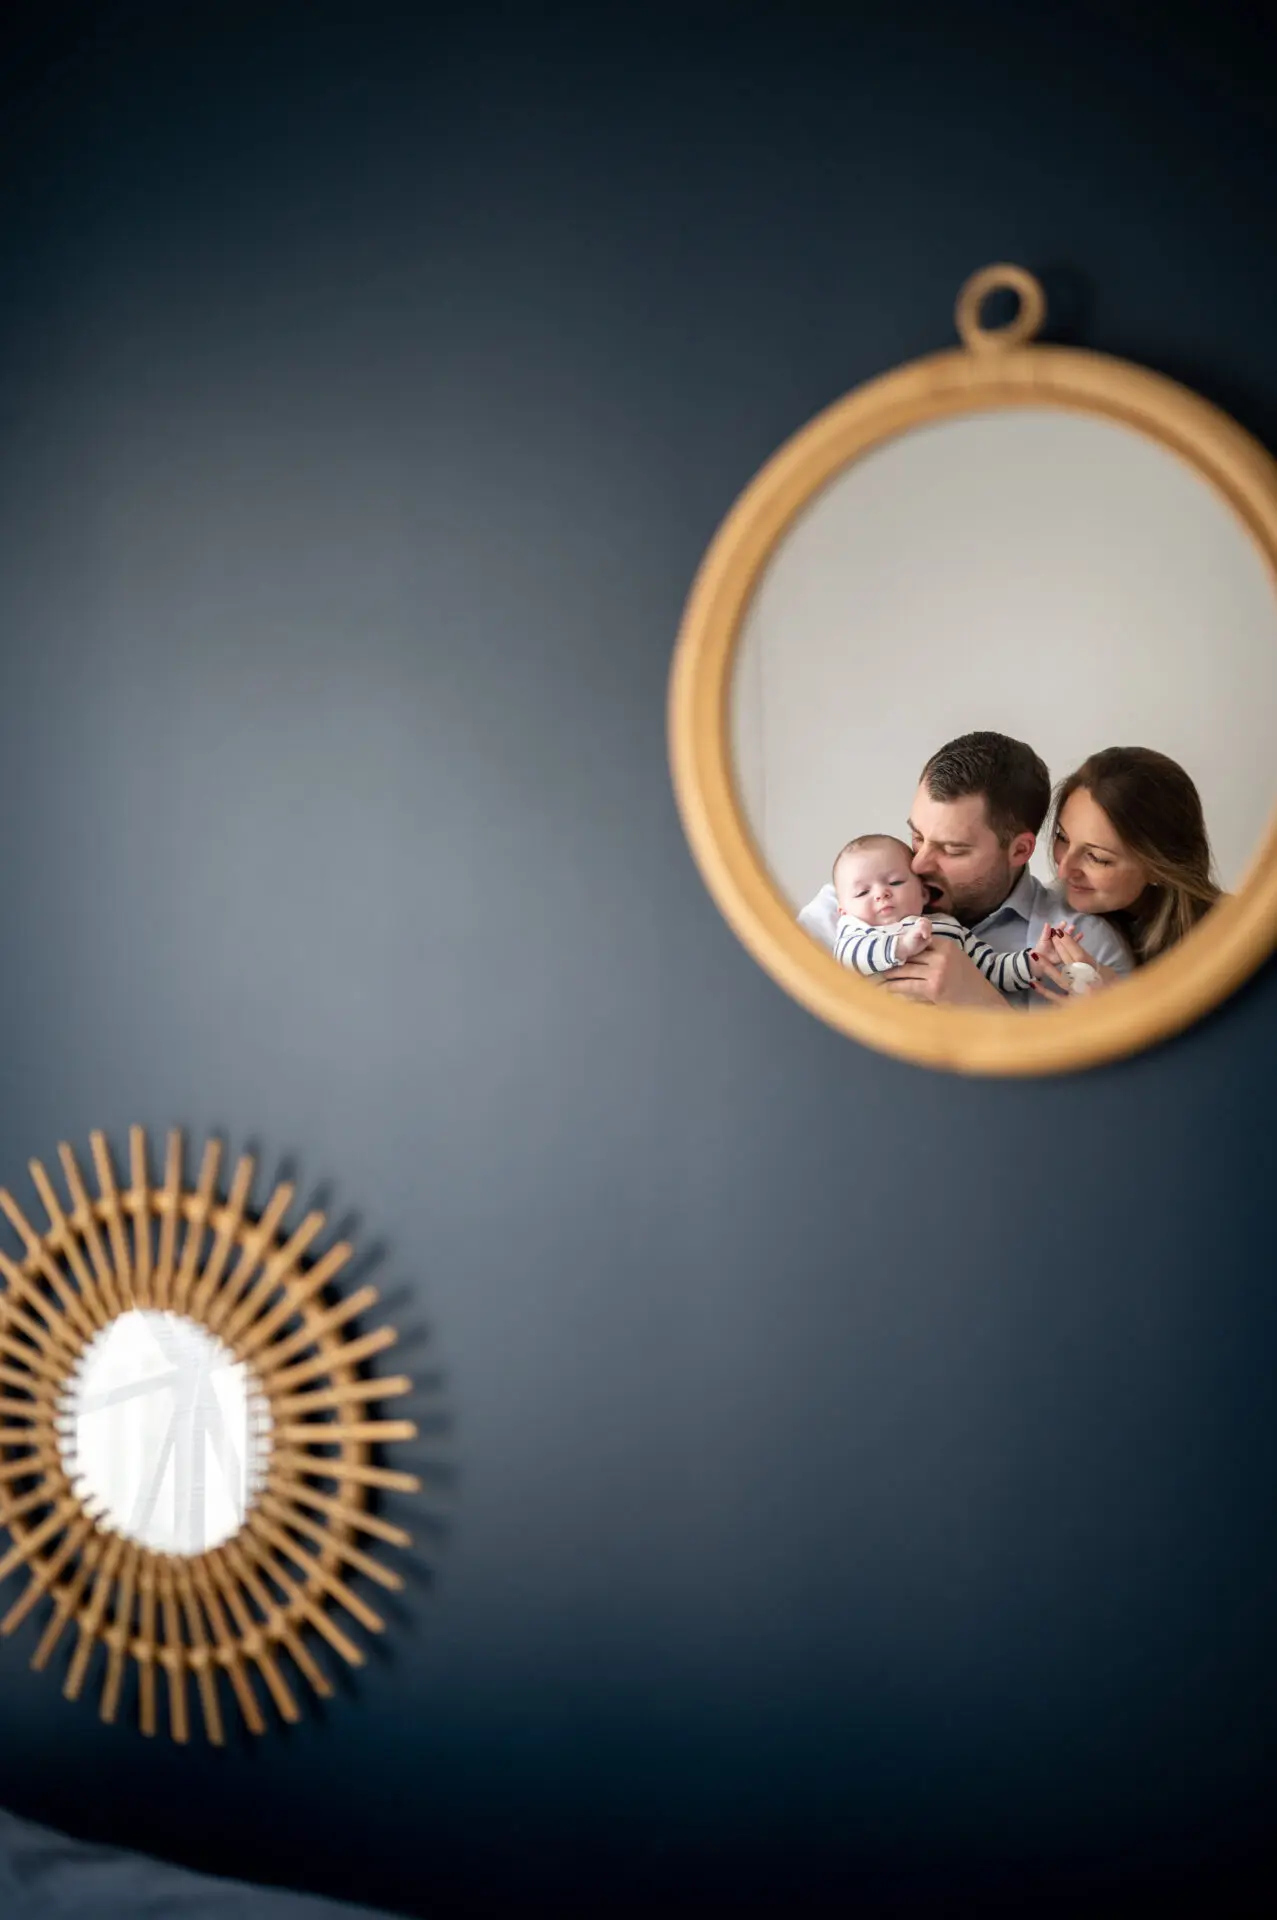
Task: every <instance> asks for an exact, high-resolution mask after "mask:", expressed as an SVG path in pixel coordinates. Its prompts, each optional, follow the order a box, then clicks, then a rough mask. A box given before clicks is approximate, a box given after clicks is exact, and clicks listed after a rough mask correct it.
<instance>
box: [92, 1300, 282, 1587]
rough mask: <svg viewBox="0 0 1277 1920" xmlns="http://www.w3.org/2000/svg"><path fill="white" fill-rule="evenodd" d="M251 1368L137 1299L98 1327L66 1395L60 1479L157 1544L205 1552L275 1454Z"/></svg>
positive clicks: (119, 1524)
mask: <svg viewBox="0 0 1277 1920" xmlns="http://www.w3.org/2000/svg"><path fill="white" fill-rule="evenodd" d="M269 1435H270V1412H269V1409H268V1406H267V1402H266V1397H265V1395H264V1394H263V1393H262V1390H261V1387H260V1385H259V1383H258V1381H257V1378H256V1376H255V1374H254V1373H253V1372H252V1370H251V1369H250V1368H249V1367H248V1366H247V1365H245V1364H244V1362H242V1361H239V1360H236V1358H235V1355H234V1354H233V1353H232V1352H231V1350H230V1348H229V1347H227V1346H225V1345H224V1344H223V1342H222V1341H220V1340H219V1339H217V1337H216V1336H215V1335H214V1334H211V1333H209V1332H208V1331H207V1330H206V1329H205V1328H204V1327H201V1326H199V1325H198V1324H197V1322H196V1321H194V1320H190V1319H188V1318H187V1317H186V1316H185V1315H184V1314H178V1313H157V1312H155V1311H154V1310H152V1309H136V1308H135V1309H133V1310H131V1311H130V1312H127V1313H123V1314H121V1315H120V1316H119V1318H118V1319H115V1320H112V1321H111V1322H110V1323H109V1325H107V1326H106V1327H104V1328H103V1329H102V1331H101V1332H100V1333H98V1334H97V1335H96V1336H95V1337H94V1339H93V1340H92V1341H90V1343H89V1345H88V1346H87V1347H86V1348H85V1351H84V1353H83V1355H82V1356H81V1359H80V1364H79V1366H78V1368H77V1369H76V1372H75V1374H74V1375H73V1377H72V1379H71V1381H70V1383H69V1385H68V1388H67V1391H66V1394H65V1396H64V1401H63V1412H62V1420H61V1422H60V1441H61V1452H62V1459H63V1464H64V1466H65V1468H66V1474H67V1478H68V1479H69V1480H70V1482H71V1484H72V1486H73V1487H74V1488H75V1491H76V1493H77V1494H78V1495H79V1497H80V1499H81V1500H82V1501H83V1502H84V1504H85V1507H86V1508H87V1509H88V1510H89V1511H91V1512H93V1513H96V1514H98V1515H99V1516H100V1517H101V1519H102V1520H103V1522H104V1523H105V1525H107V1526H109V1527H112V1528H114V1529H115V1531H116V1532H118V1533H123V1534H125V1535H127V1537H128V1538H129V1539H130V1540H136V1541H137V1542H138V1544H139V1546H143V1547H150V1548H151V1549H152V1551H153V1552H155V1553H186V1554H193V1553H207V1552H208V1550H209V1549H210V1548H211V1547H217V1546H220V1545H221V1544H222V1542H223V1541H224V1540H229V1539H231V1538H232V1537H233V1536H234V1535H235V1534H237V1533H238V1532H239V1530H240V1528H241V1527H242V1526H243V1524H244V1521H245V1519H246V1518H247V1515H248V1509H249V1505H250V1503H251V1501H252V1500H253V1498H254V1497H255V1496H256V1494H257V1493H259V1492H260V1490H261V1488H262V1486H263V1484H264V1482H265V1477H266V1465H267V1461H268V1459H269V1455H270V1438H269Z"/></svg>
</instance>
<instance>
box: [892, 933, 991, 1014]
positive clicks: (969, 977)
mask: <svg viewBox="0 0 1277 1920" xmlns="http://www.w3.org/2000/svg"><path fill="white" fill-rule="evenodd" d="M878 984H879V985H880V986H883V987H885V988H886V990H887V992H888V993H894V994H898V995H899V996H900V998H901V999H902V1000H921V1001H924V1002H925V1003H926V1004H927V1005H928V1006H933V1007H996V1008H998V1010H999V1011H1000V1012H1005V1011H1006V1001H1005V1000H1004V999H1003V997H1002V995H1001V994H1000V993H999V992H998V990H997V988H996V987H995V986H993V985H992V984H991V982H990V981H988V980H986V979H985V977H984V975H983V974H982V973H981V971H980V969H979V967H977V965H976V964H975V961H974V960H972V959H970V958H969V956H968V955H967V954H965V953H964V952H963V951H962V948H961V947H960V946H959V945H958V943H957V941H956V940H937V941H936V943H935V945H934V946H930V947H928V948H927V950H926V952H925V953H920V954H918V956H917V958H916V959H913V960H906V961H905V963H904V965H903V966H900V967H893V968H892V970H891V972H890V973H884V974H881V975H879V981H878Z"/></svg>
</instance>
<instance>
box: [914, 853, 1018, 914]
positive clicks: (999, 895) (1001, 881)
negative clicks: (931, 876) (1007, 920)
mask: <svg viewBox="0 0 1277 1920" xmlns="http://www.w3.org/2000/svg"><path fill="white" fill-rule="evenodd" d="M932 884H934V885H936V886H941V885H942V883H941V882H939V881H937V882H934V883H932ZM1014 885H1015V874H1014V872H1013V871H1012V867H1011V862H1010V861H1009V860H1008V859H1006V858H1005V856H1004V857H1003V859H1002V861H1001V863H1000V865H999V868H998V871H997V872H996V873H987V874H985V875H984V877H983V878H982V879H981V880H979V881H973V882H972V883H971V884H970V885H969V886H966V887H962V886H959V887H956V888H953V889H949V888H947V887H944V888H943V894H944V898H943V901H940V902H937V903H936V908H937V910H938V911H939V912H942V913H951V914H952V915H953V917H954V919H955V920H959V921H961V923H962V925H963V926H964V927H973V926H975V925H976V923H977V922H978V921H980V920H983V919H984V918H985V917H986V915H988V914H990V913H992V912H993V911H994V909H995V908H996V907H1000V906H1001V905H1002V902H1003V901H1004V900H1005V899H1006V897H1007V895H1008V894H1009V893H1010V891H1011V889H1012V887H1013V886H1014Z"/></svg>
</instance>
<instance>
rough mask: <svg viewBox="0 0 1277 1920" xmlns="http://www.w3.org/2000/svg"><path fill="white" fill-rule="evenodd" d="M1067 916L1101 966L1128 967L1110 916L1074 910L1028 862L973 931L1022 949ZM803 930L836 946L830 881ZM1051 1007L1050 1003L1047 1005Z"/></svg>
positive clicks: (1023, 997)
mask: <svg viewBox="0 0 1277 1920" xmlns="http://www.w3.org/2000/svg"><path fill="white" fill-rule="evenodd" d="M1061 920H1067V921H1070V922H1071V923H1072V925H1073V926H1074V927H1076V929H1077V937H1078V941H1079V943H1080V944H1081V945H1082V946H1084V947H1085V948H1086V951H1087V952H1088V953H1089V954H1090V956H1091V958H1092V960H1094V961H1095V963H1096V965H1097V966H1101V967H1113V968H1115V969H1116V970H1117V972H1118V973H1129V972H1130V970H1131V964H1132V963H1131V956H1130V952H1129V950H1128V949H1127V945H1126V942H1125V941H1124V940H1123V938H1122V936H1121V934H1120V933H1118V931H1117V929H1116V928H1115V927H1113V926H1110V924H1109V922H1108V921H1107V920H1104V919H1101V918H1100V917H1099V916H1098V915H1096V914H1093V913H1073V912H1071V911H1070V908H1069V903H1068V901H1067V899H1066V898H1065V895H1064V892H1063V889H1062V888H1060V887H1045V886H1043V884H1042V882H1041V881H1040V880H1039V879H1038V878H1037V876H1036V874H1033V873H1030V872H1029V869H1028V868H1027V867H1025V868H1023V870H1022V871H1021V874H1020V877H1019V879H1018V880H1017V881H1016V883H1015V885H1014V886H1013V887H1012V889H1011V891H1010V893H1009V894H1008V895H1007V897H1006V899H1005V900H1004V901H1003V902H1002V905H1001V906H1000V907H995V908H994V909H993V912H992V913H988V914H986V915H985V917H984V919H983V920H977V921H976V923H975V925H974V926H973V927H972V928H971V929H970V931H971V932H972V933H973V934H975V936H976V938H977V939H979V940H983V941H984V943H985V945H986V946H987V947H992V948H993V950H994V952H995V953H1018V952H1019V951H1020V950H1021V949H1022V948H1025V947H1030V948H1032V947H1036V946H1037V944H1038V941H1039V940H1040V939H1041V937H1042V930H1043V928H1044V927H1047V926H1051V925H1053V924H1054V925H1058V924H1059V922H1060V921H1061ZM798 924H799V926H800V927H802V928H803V930H804V931H805V932H807V933H809V934H811V936H812V938H813V939H815V940H819V942H820V944H821V945H822V947H828V948H829V950H830V952H831V953H832V952H833V949H834V941H835V940H836V938H837V935H838V895H837V894H836V893H835V892H834V889H833V887H832V886H831V885H826V886H823V887H822V888H821V889H820V892H819V893H818V894H817V895H816V898H815V899H814V900H809V901H808V903H807V905H806V906H805V907H804V908H803V910H802V912H801V913H800V914H799V916H798ZM1006 999H1007V1004H1008V1006H1019V1007H1023V1006H1031V1007H1038V1006H1042V1007H1043V1008H1045V1005H1046V1003H1045V1002H1044V1001H1043V1000H1042V998H1041V995H1040V994H1036V993H1016V994H1008V995H1007V996H1006ZM1048 1011H1049V1009H1048Z"/></svg>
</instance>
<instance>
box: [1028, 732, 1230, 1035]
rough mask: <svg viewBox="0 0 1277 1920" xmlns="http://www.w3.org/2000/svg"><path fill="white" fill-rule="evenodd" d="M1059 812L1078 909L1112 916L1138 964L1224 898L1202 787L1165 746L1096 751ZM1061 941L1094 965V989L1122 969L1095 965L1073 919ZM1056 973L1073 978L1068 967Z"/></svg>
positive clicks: (1055, 834)
mask: <svg viewBox="0 0 1277 1920" xmlns="http://www.w3.org/2000/svg"><path fill="white" fill-rule="evenodd" d="M1051 818H1052V825H1051V829H1050V836H1051V837H1050V849H1051V859H1052V861H1053V863H1054V866H1055V870H1056V874H1057V876H1058V879H1059V884H1060V889H1061V891H1062V893H1063V895H1064V898H1065V899H1066V900H1067V902H1068V904H1069V906H1070V907H1071V908H1072V909H1073V911H1074V912H1075V913H1098V914H1103V915H1104V917H1105V918H1106V919H1108V920H1111V921H1112V922H1113V925H1114V926H1115V927H1116V928H1117V930H1118V932H1119V933H1120V934H1121V935H1122V937H1123V939H1124V940H1125V941H1126V944H1127V946H1128V947H1129V948H1130V950H1131V957H1132V959H1133V960H1134V962H1135V965H1136V966H1137V967H1141V966H1144V965H1146V963H1147V962H1148V961H1150V960H1155V959H1156V958H1157V956H1158V954H1159V953H1165V952H1166V951H1167V949H1168V948H1170V947H1173V946H1175V945H1176V943H1177V942H1178V941H1180V940H1182V939H1183V938H1184V935H1185V934H1186V933H1188V932H1189V931H1190V929H1191V928H1193V927H1195V926H1196V925H1197V922H1198V921H1199V920H1200V919H1201V918H1202V916H1203V914H1206V913H1209V911H1210V909H1211V908H1212V907H1213V906H1214V904H1215V902H1216V901H1217V900H1218V899H1219V893H1220V890H1219V887H1218V885H1217V884H1216V882H1215V878H1214V873H1213V870H1212V862H1211V850H1210V841H1209V839H1208V838H1207V834H1206V821H1205V818H1204V816H1203V814H1202V803H1201V799H1200V797H1199V795H1198V792H1197V788H1196V787H1195V786H1194V785H1193V782H1192V781H1191V780H1190V779H1189V777H1188V775H1187V774H1186V773H1185V771H1184V769H1183V768H1182V767H1180V766H1177V765H1176V763H1175V761H1174V760H1168V759H1167V757H1166V755H1165V754H1164V753H1154V752H1153V751H1152V750H1151V749H1150V748H1148V747H1106V748H1105V750H1104V751H1103V752H1102V753H1093V754H1092V755H1091V757H1090V759H1089V760H1087V761H1085V762H1084V764H1083V765H1082V766H1080V767H1079V768H1078V770H1077V772H1076V773H1073V774H1070V775H1069V778H1068V779H1067V780H1065V781H1064V782H1063V783H1062V784H1061V786H1060V788H1059V790H1058V791H1057V793H1056V796H1055V803H1054V805H1053V807H1052V815H1051ZM1053 945H1054V948H1055V958H1057V959H1060V960H1065V961H1069V962H1072V963H1077V962H1082V963H1084V964H1085V965H1088V966H1091V967H1094V969H1095V972H1096V973H1097V974H1098V975H1099V980H1098V982H1097V983H1095V985H1093V986H1092V987H1091V991H1092V992H1094V991H1095V990H1096V986H1109V985H1111V984H1112V983H1113V982H1114V981H1116V980H1120V979H1121V978H1122V977H1123V976H1122V975H1121V974H1120V973H1115V972H1114V970H1113V968H1112V967H1100V966H1096V965H1095V962H1094V961H1093V960H1091V958H1090V956H1089V955H1088V954H1087V953H1086V952H1085V950H1084V949H1083V948H1082V947H1081V946H1080V945H1079V944H1078V942H1077V940H1076V939H1075V938H1074V936H1073V934H1072V932H1071V930H1069V929H1067V928H1066V929H1065V930H1064V931H1063V932H1061V931H1060V930H1059V929H1057V930H1056V932H1055V938H1054V942H1053ZM1053 977H1055V978H1056V979H1057V981H1058V984H1059V985H1060V986H1064V985H1065V980H1064V977H1063V975H1056V976H1053ZM1038 990H1039V992H1045V993H1046V995H1047V996H1048V998H1051V999H1054V998H1055V997H1056V996H1055V995H1054V994H1052V993H1051V990H1050V988H1049V987H1048V988H1042V987H1039V989H1038Z"/></svg>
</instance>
